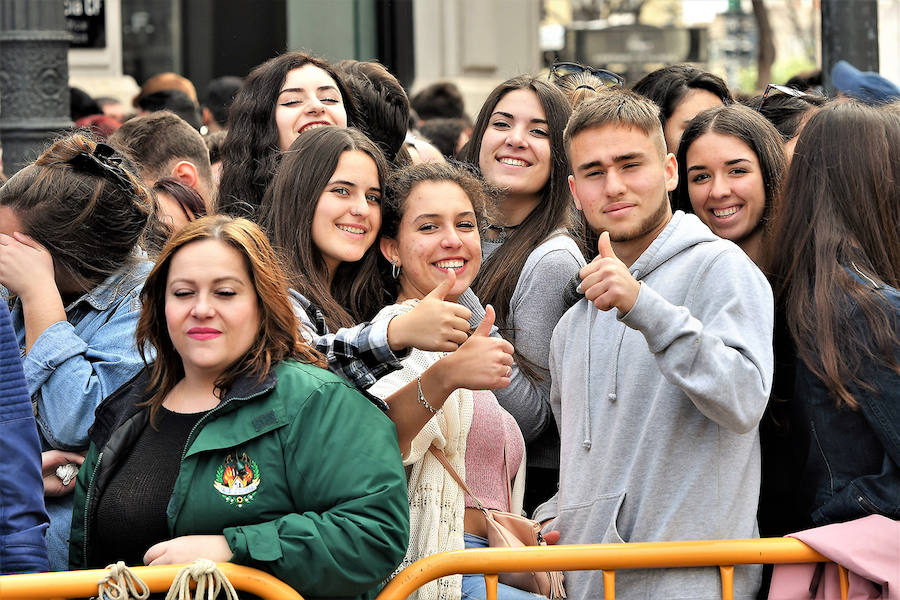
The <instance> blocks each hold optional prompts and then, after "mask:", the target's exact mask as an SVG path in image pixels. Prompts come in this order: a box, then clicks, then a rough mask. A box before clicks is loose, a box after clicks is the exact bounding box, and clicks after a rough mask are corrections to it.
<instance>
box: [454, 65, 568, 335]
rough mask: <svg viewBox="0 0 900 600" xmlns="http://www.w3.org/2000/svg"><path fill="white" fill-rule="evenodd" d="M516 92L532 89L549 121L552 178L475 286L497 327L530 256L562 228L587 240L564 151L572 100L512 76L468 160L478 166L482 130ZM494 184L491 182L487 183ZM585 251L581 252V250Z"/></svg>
mask: <svg viewBox="0 0 900 600" xmlns="http://www.w3.org/2000/svg"><path fill="white" fill-rule="evenodd" d="M513 90H531V91H533V92H534V93H535V95H536V96H537V98H538V101H539V102H540V103H541V107H542V108H543V109H544V113H545V115H546V117H547V130H548V131H549V133H550V161H551V163H550V178H549V179H548V181H547V184H546V185H545V186H544V189H543V190H542V191H541V199H540V202H539V203H538V205H537V206H536V207H535V209H534V210H533V211H531V214H529V215H528V216H527V217H526V218H525V220H524V221H522V223H521V224H520V225H519V226H518V227H516V229H514V230H512V231H510V232H509V234H508V236H507V238H506V241H505V242H504V243H503V245H502V246H500V247H499V248H498V249H497V250H496V251H494V253H493V254H492V255H491V257H490V258H489V259H488V260H487V261H486V262H485V264H483V265H482V267H481V271H480V272H479V274H478V277H477V278H476V279H475V281H474V282H473V283H472V288H473V289H474V290H475V293H476V294H478V297H479V298H480V299H481V301H482V302H484V303H485V304H488V303H489V304H492V305H493V306H494V310H495V311H497V324H498V327H500V328H501V329H503V328H505V327H506V324H507V318H508V317H509V302H510V299H511V298H512V295H513V291H514V290H515V288H516V284H517V283H518V281H519V275H521V273H522V268H523V267H524V266H525V261H526V260H528V256H529V255H530V254H531V252H532V251H533V250H534V249H535V248H537V247H538V246H539V245H540V244H541V243H543V242H544V240H546V239H547V236H548V235H550V234H552V233H553V232H554V231H557V230H559V229H566V230H568V231H569V232H570V233H571V234H572V237H574V238H575V240H576V242H578V243H579V244H580V245H582V246H583V244H581V242H582V240H583V237H582V231H581V227H580V226H579V220H578V219H577V217H576V213H575V205H574V204H573V202H572V200H571V198H570V196H569V183H568V176H569V162H568V160H567V158H566V151H565V148H564V147H563V130H565V128H566V122H567V121H568V119H569V114H570V113H571V112H572V109H571V108H570V106H569V101H568V100H567V99H566V97H565V96H564V95H563V93H562V92H561V91H560V90H559V88H557V87H556V86H555V85H553V84H551V83H548V82H547V81H545V80H543V79H538V78H536V77H531V76H520V77H514V78H512V79H509V80H508V81H505V82H503V83H501V84H500V85H499V86H497V87H496V88H494V91H493V92H491V94H490V95H489V96H488V97H487V100H485V102H484V105H483V106H482V107H481V112H480V113H478V118H477V119H475V125H474V126H473V127H472V139H471V141H470V142H469V144H468V146H467V148H466V153H465V160H466V161H467V162H468V163H470V164H471V165H473V166H474V167H475V168H479V160H478V158H479V154H480V153H481V142H482V139H483V138H484V132H485V131H486V130H487V128H488V125H489V123H490V117H491V114H493V112H494V109H495V108H496V106H497V103H498V102H500V99H501V98H503V96H505V95H506V94H508V93H509V92H511V91H513ZM489 183H490V182H489ZM582 251H583V248H582Z"/></svg>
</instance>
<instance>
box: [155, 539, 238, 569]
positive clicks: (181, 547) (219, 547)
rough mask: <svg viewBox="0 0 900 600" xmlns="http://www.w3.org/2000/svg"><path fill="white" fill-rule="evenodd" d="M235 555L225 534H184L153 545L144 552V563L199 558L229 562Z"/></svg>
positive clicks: (171, 562)
mask: <svg viewBox="0 0 900 600" xmlns="http://www.w3.org/2000/svg"><path fill="white" fill-rule="evenodd" d="M233 555H234V553H233V552H232V551H231V548H229V547H228V541H226V539H225V536H224V535H183V536H181V537H177V538H174V539H171V540H166V541H165V542H160V543H158V544H154V545H153V546H151V547H150V549H149V550H147V553H146V554H144V564H145V565H147V566H150V567H152V566H155V565H177V564H181V563H189V562H191V561H193V560H194V559H197V558H207V559H209V560H211V561H213V562H228V561H229V560H231V557H232V556H233Z"/></svg>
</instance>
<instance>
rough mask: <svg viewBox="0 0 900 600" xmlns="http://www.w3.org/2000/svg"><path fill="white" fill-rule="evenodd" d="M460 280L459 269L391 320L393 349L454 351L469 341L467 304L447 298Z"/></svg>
mask: <svg viewBox="0 0 900 600" xmlns="http://www.w3.org/2000/svg"><path fill="white" fill-rule="evenodd" d="M455 284H456V272H455V271H454V270H453V269H449V270H448V271H447V278H446V279H445V280H444V281H442V282H441V283H440V285H438V286H437V287H436V288H434V289H433V290H431V292H430V293H429V294H428V295H427V296H425V297H424V298H423V299H422V300H420V301H419V303H418V304H417V305H416V307H415V308H413V309H412V310H411V311H409V312H408V313H406V314H403V315H398V316H396V317H394V318H393V319H391V322H390V323H388V344H389V345H390V347H391V349H392V350H401V349H403V348H418V349H419V350H426V351H430V352H453V351H454V350H456V349H457V348H459V346H460V344H462V343H463V342H465V341H466V338H467V337H468V334H469V317H471V316H472V311H470V310H469V309H468V308H466V307H465V306H462V305H461V304H457V303H456V302H448V301H446V300H444V298H445V297H446V295H447V294H448V293H449V292H450V290H451V289H453V286H454V285H455Z"/></svg>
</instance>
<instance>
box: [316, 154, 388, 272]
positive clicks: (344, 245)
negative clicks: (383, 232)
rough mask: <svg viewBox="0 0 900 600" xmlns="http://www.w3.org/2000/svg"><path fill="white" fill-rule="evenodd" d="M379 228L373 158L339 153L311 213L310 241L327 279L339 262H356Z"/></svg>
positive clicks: (378, 198)
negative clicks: (326, 273)
mask: <svg viewBox="0 0 900 600" xmlns="http://www.w3.org/2000/svg"><path fill="white" fill-rule="evenodd" d="M380 227H381V183H380V181H379V179H378V168H377V167H376V166H375V161H374V160H372V157H371V156H369V155H368V154H366V153H365V152H361V151H359V150H349V151H347V152H344V153H343V154H341V156H340V158H339V159H338V164H337V168H335V170H334V174H333V175H332V176H331V179H329V181H328V184H327V185H326V186H325V189H324V190H323V191H322V194H321V195H320V196H319V201H318V203H317V204H316V210H315V213H313V222H312V240H313V244H315V246H316V248H318V249H319V252H320V253H321V254H322V259H323V260H324V261H325V264H326V266H327V267H328V274H329V278H332V277H334V273H335V271H336V270H337V268H338V266H340V264H341V263H342V262H356V261H358V260H360V259H361V258H362V257H363V255H364V254H365V253H366V250H368V249H369V247H370V246H371V245H372V244H374V243H375V240H376V238H377V237H378V230H379V228H380Z"/></svg>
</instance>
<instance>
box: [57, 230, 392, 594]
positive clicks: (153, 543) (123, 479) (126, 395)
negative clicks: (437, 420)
mask: <svg viewBox="0 0 900 600" xmlns="http://www.w3.org/2000/svg"><path fill="white" fill-rule="evenodd" d="M277 264H278V261H277V259H276V257H275V255H274V253H273V252H272V249H271V247H270V246H269V244H268V241H267V240H266V239H265V236H264V235H263V234H262V232H261V231H260V230H259V228H258V227H257V226H256V225H254V224H252V223H251V222H249V221H247V220H244V219H231V218H228V217H209V218H204V219H201V220H199V221H196V222H194V223H191V224H189V225H188V226H187V227H185V229H184V230H182V231H181V232H180V233H179V234H177V235H176V236H175V237H174V238H173V239H172V240H171V241H170V242H169V243H168V244H167V246H166V247H165V248H164V249H163V251H162V254H161V255H160V258H159V261H158V262H157V264H156V266H155V267H154V269H153V271H152V272H151V273H150V275H149V277H148V278H147V282H146V284H145V286H144V290H143V292H142V300H143V311H142V313H141V318H140V322H139V324H138V330H137V343H138V347H139V348H142V349H145V350H144V351H145V352H147V353H149V349H150V348H153V349H155V351H156V357H157V358H156V361H155V362H154V363H153V364H151V365H149V366H148V367H147V368H146V369H145V370H144V371H143V372H142V373H141V374H139V375H138V376H137V377H136V378H135V379H134V380H132V381H131V382H129V383H128V384H127V385H125V386H123V388H121V389H120V390H118V391H117V392H116V393H115V394H113V395H112V396H110V398H108V399H107V400H106V401H105V402H104V403H103V404H102V405H101V406H100V408H99V409H98V411H97V418H96V421H95V423H94V426H93V427H92V429H91V432H90V436H91V450H90V452H89V454H88V457H87V458H86V460H85V463H84V467H83V468H82V469H81V472H80V474H79V479H78V486H77V489H76V498H75V518H74V519H73V530H72V537H71V546H70V567H71V568H86V567H87V568H91V567H94V568H96V567H103V566H105V565H107V564H109V563H111V562H115V561H117V560H124V561H125V562H126V563H127V564H131V565H135V564H148V565H157V564H171V563H186V562H190V561H192V560H193V559H195V558H201V557H202V558H209V559H211V560H214V561H232V562H235V563H239V564H245V565H249V566H253V567H257V568H261V569H264V570H266V571H269V572H271V573H272V574H273V575H275V576H276V577H278V578H279V579H281V580H283V581H285V582H287V583H288V584H290V585H291V586H293V587H294V588H295V589H297V590H298V591H299V592H300V593H302V594H304V595H305V596H356V597H367V595H368V594H371V593H373V592H374V589H375V588H377V586H378V585H379V583H380V582H381V581H382V580H384V578H385V577H387V576H388V575H390V573H391V571H392V570H393V569H394V568H395V567H396V566H397V564H399V562H400V560H401V559H402V558H403V556H404V553H405V550H406V545H407V542H408V539H409V515H408V508H407V501H406V480H405V476H404V472H403V467H402V464H401V461H400V452H399V448H398V446H397V438H396V433H395V430H394V426H393V425H392V423H391V422H390V420H388V418H387V417H385V416H384V414H382V413H381V412H380V411H379V410H378V408H376V407H375V406H374V405H373V404H372V403H371V402H370V401H369V400H367V399H365V398H364V397H363V396H362V395H361V394H359V392H357V391H356V390H355V389H354V388H353V387H352V386H350V385H349V384H347V383H346V382H345V381H344V380H342V379H340V378H339V377H337V376H335V375H332V374H331V373H329V372H328V371H326V370H324V369H322V368H320V367H322V366H324V364H325V363H324V360H323V359H322V357H321V356H320V355H318V354H317V353H316V352H315V351H314V350H312V349H311V348H310V347H309V346H307V345H306V344H305V343H303V342H302V341H301V339H300V338H299V334H298V330H297V327H296V323H295V321H294V315H293V312H292V310H291V306H290V302H289V300H288V296H287V283H286V280H285V277H284V275H283V273H282V272H281V271H280V269H278V267H276V266H275V265H277Z"/></svg>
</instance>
